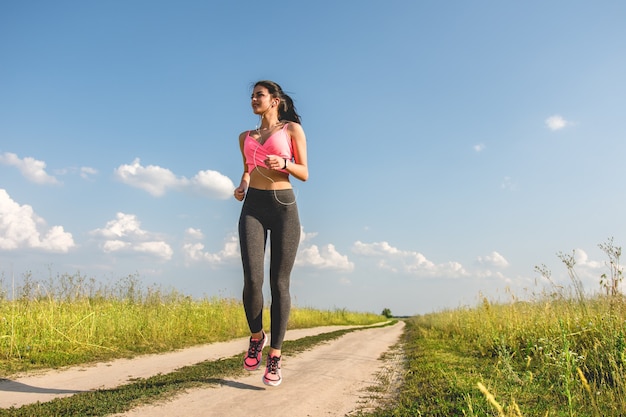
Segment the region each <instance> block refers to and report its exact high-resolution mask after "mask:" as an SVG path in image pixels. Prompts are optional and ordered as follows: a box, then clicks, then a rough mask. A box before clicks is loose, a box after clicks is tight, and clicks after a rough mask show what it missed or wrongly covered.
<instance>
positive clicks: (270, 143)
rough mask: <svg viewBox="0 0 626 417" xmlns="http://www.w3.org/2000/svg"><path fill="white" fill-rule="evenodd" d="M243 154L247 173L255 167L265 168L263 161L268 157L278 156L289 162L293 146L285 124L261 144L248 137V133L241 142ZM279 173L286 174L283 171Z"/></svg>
mask: <svg viewBox="0 0 626 417" xmlns="http://www.w3.org/2000/svg"><path fill="white" fill-rule="evenodd" d="M243 153H244V155H245V156H246V165H247V166H248V172H252V170H253V169H254V168H255V167H257V166H260V167H263V168H266V166H265V159H267V156H268V155H278V156H280V157H281V158H285V159H288V160H289V161H291V160H292V158H293V145H292V143H291V137H290V136H289V135H288V134H287V123H285V126H283V128H282V129H280V130H277V131H276V132H274V133H272V134H271V135H270V136H269V137H268V138H267V139H265V142H264V143H263V144H261V143H259V141H258V140H256V139H254V138H253V137H252V136H250V131H248V134H247V135H246V138H245V139H244V142H243ZM279 171H280V172H285V173H287V174H288V172H287V170H285V169H281V170H279Z"/></svg>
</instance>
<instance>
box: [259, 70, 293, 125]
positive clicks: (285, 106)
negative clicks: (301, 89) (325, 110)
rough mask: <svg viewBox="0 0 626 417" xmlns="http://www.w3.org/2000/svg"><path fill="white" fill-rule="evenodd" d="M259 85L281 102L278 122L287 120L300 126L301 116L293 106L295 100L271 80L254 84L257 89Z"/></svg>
mask: <svg viewBox="0 0 626 417" xmlns="http://www.w3.org/2000/svg"><path fill="white" fill-rule="evenodd" d="M259 85H260V86H262V87H265V88H267V91H268V92H269V93H270V95H271V96H272V97H274V98H277V99H279V100H280V103H279V104H278V120H285V121H288V122H296V123H298V124H300V115H299V114H298V112H297V111H296V106H295V105H294V104H293V100H292V99H291V97H289V95H287V94H285V92H284V91H283V89H282V88H281V87H280V85H278V84H276V83H275V82H274V81H269V80H262V81H257V82H256V83H255V84H254V86H255V87H256V86H259Z"/></svg>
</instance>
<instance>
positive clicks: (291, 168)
mask: <svg viewBox="0 0 626 417" xmlns="http://www.w3.org/2000/svg"><path fill="white" fill-rule="evenodd" d="M287 132H288V133H289V135H290V136H291V142H292V144H293V154H294V159H295V162H291V161H288V162H287V172H289V173H290V174H291V175H293V176H294V177H296V178H297V179H299V180H300V181H306V180H308V179H309V166H308V165H307V155H306V135H305V134H304V129H302V126H300V124H299V123H289V126H287Z"/></svg>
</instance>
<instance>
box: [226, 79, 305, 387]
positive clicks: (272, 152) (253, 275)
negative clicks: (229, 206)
mask: <svg viewBox="0 0 626 417" xmlns="http://www.w3.org/2000/svg"><path fill="white" fill-rule="evenodd" d="M251 100H252V103H251V104H252V111H253V112H254V114H257V115H259V117H260V123H259V126H258V127H257V128H256V129H255V130H249V131H245V132H243V133H241V134H240V135H239V146H240V148H241V154H242V156H243V175H242V176H241V183H240V184H239V187H237V188H236V189H235V192H234V195H235V198H236V199H237V200H239V201H242V200H243V199H244V197H245V201H244V203H243V207H242V209H241V216H240V218H239V242H240V245H241V261H242V264H243V275H244V286H243V305H244V309H245V311H246V318H247V319H248V325H249V327H250V333H251V335H250V346H249V348H248V352H247V354H246V356H245V357H244V368H245V369H247V370H249V371H252V370H255V369H258V367H259V366H260V364H261V352H262V350H263V347H264V346H265V345H266V343H267V335H266V334H265V332H264V331H263V278H264V270H265V267H264V258H265V243H266V240H267V233H268V231H269V232H270V254H271V256H270V289H271V295H272V304H271V308H270V315H271V337H272V340H271V344H270V349H269V353H268V358H267V366H266V369H265V373H264V375H263V382H264V383H265V384H266V385H271V386H277V385H279V384H280V383H281V382H282V375H281V371H280V364H281V349H282V343H283V339H284V337H285V331H286V329H287V321H288V319H289V311H290V308H291V295H290V294H289V282H290V275H291V270H292V268H293V264H294V261H295V259H296V252H297V250H298V244H299V243H300V219H299V216H298V208H297V205H296V199H295V195H294V192H293V189H292V187H291V183H290V182H289V176H290V175H293V176H294V177H295V178H297V179H299V180H301V181H306V180H307V179H308V177H309V170H308V167H307V155H306V137H305V135H304V130H302V126H300V116H299V115H298V113H297V112H296V108H295V107H294V105H293V100H292V99H291V97H289V96H288V95H287V94H285V93H284V92H283V90H282V88H281V87H280V86H279V85H278V84H276V83H275V82H273V81H259V82H257V83H256V84H255V85H254V89H253V91H252V97H251Z"/></svg>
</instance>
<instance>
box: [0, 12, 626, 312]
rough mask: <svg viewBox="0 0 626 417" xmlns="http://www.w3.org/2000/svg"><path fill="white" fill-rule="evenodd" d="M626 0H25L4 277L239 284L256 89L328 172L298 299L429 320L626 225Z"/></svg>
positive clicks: (303, 191) (0, 261)
mask: <svg viewBox="0 0 626 417" xmlns="http://www.w3.org/2000/svg"><path fill="white" fill-rule="evenodd" d="M624 21H626V3H623V2H621V1H600V2H593V3H592V2H583V1H553V2H543V1H528V2H497V1H472V2H461V1H445V2H433V1H395V0H391V1H388V2H372V1H356V0H354V1H351V0H346V1H342V2H337V1H327V0H321V1H315V2H313V1H310V2H281V1H278V2H273V3H271V4H269V3H259V2H251V1H230V2H210V1H177V2H174V1H154V0H151V1H146V0H137V1H131V2H129V1H119V0H112V1H106V2H95V1H56V2H46V1H3V2H1V3H0V273H1V274H2V276H3V277H4V278H3V279H4V282H5V284H6V283H7V282H9V281H10V279H11V277H16V279H19V277H21V276H23V275H24V274H26V273H32V274H33V275H34V276H35V277H37V278H40V279H46V278H47V277H49V276H50V275H53V276H54V275H57V274H65V273H68V274H74V273H76V272H80V273H81V274H84V275H87V276H89V277H94V278H96V279H98V280H102V281H103V282H108V281H110V280H117V279H119V278H121V277H125V276H128V275H130V274H137V275H138V276H139V277H140V279H141V280H142V282H144V283H145V284H146V285H155V284H156V285H159V286H163V287H165V288H176V289H178V290H179V291H182V292H184V293H187V294H190V295H194V296H199V297H200V296H204V295H208V296H213V295H217V296H227V297H235V298H239V296H240V293H241V287H242V283H241V280H242V278H241V265H240V259H239V249H238V241H237V235H236V230H237V220H238V216H239V211H240V207H241V203H239V202H237V201H236V200H235V199H234V198H232V197H231V196H232V190H233V188H234V184H237V183H238V182H239V178H240V176H241V169H242V167H241V156H240V153H239V148H238V141H237V137H238V134H239V133H240V132H241V131H244V130H247V129H251V128H254V127H255V125H256V124H257V118H256V117H255V116H254V115H253V114H252V112H251V109H250V105H249V97H250V92H251V84H252V83H254V82H255V81H257V80H259V79H272V80H275V81H277V82H278V83H280V84H281V85H282V87H283V88H284V90H285V91H287V92H289V93H291V95H292V97H293V98H294V100H295V103H296V106H297V108H298V110H299V112H300V114H301V115H302V124H303V127H304V129H305V132H306V134H307V141H308V153H309V171H310V178H309V181H307V182H306V183H299V182H297V181H294V186H295V189H296V193H297V201H298V205H299V209H300V216H301V221H302V227H303V232H304V234H303V236H304V239H303V241H302V242H301V245H300V250H299V254H298V258H297V261H296V267H295V269H294V273H293V277H292V296H293V299H294V303H295V304H296V305H298V306H301V307H315V308H324V309H325V308H346V309H349V310H357V311H373V312H380V311H382V309H383V308H390V309H391V310H392V312H393V313H396V314H418V313H426V312H430V311H437V310H440V309H442V308H455V307H458V306H461V305H473V304H474V303H476V301H477V300H478V299H479V295H480V294H482V295H485V296H488V297H490V298H494V299H502V300H506V299H509V294H510V293H512V294H517V295H518V296H520V297H524V296H528V295H529V294H530V293H532V292H537V291H540V290H541V288H542V285H543V284H544V283H543V282H542V280H541V279H540V276H539V275H538V274H537V273H536V272H535V271H534V267H535V266H536V265H541V264H545V265H546V266H547V267H548V268H549V269H551V271H552V273H553V279H554V280H555V281H556V282H562V283H567V282H568V281H567V274H566V271H565V268H564V267H563V266H562V264H561V263H560V261H559V259H558V258H557V256H556V255H557V253H559V252H564V253H571V251H572V250H575V251H576V252H575V253H576V258H577V268H578V273H579V275H580V277H581V279H582V280H583V282H584V284H585V286H586V287H587V288H588V289H589V290H590V291H591V290H597V289H598V287H599V285H598V280H599V276H600V275H601V274H602V273H605V272H608V268H607V266H606V260H607V259H606V256H604V254H603V253H602V251H601V250H600V249H599V248H598V244H601V243H603V242H606V241H607V239H609V238H611V237H612V238H614V241H615V244H616V245H618V246H620V245H622V244H624V243H625V242H626V224H625V222H624V217H623V212H624V209H623V208H624V202H625V201H624V200H625V198H626V197H625V194H624V190H623V184H624V180H625V177H626V174H625V173H624V172H625V171H624V161H625V156H626V144H625V140H624V139H625V138H626V123H625V119H624V114H626V76H625V75H624V74H626V26H625V25H624V24H623V22H624Z"/></svg>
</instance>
